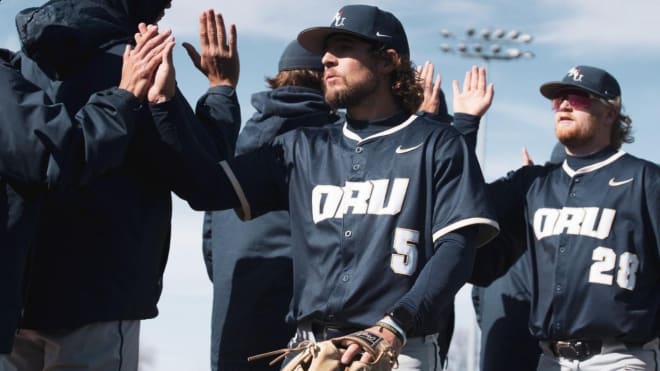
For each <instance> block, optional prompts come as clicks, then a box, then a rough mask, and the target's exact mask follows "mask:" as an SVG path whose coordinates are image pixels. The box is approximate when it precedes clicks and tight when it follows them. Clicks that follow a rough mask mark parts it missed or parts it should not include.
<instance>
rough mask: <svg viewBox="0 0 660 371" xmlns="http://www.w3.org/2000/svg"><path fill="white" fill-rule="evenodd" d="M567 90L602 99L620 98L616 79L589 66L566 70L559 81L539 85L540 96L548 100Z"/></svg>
mask: <svg viewBox="0 0 660 371" xmlns="http://www.w3.org/2000/svg"><path fill="white" fill-rule="evenodd" d="M567 89H579V90H584V91H587V92H589V93H591V94H593V95H595V96H597V97H600V98H604V99H617V98H620V97H621V88H620V87H619V83H618V82H617V81H616V79H615V78H614V77H613V76H612V75H610V74H609V73H608V72H607V71H605V70H601V69H600V68H596V67H590V66H577V67H573V68H571V69H570V70H568V73H567V74H566V76H564V78H563V79H562V80H561V81H552V82H547V83H545V84H543V85H541V94H543V96H544V97H546V98H548V99H552V98H555V97H556V96H557V93H558V92H560V91H562V90H567Z"/></svg>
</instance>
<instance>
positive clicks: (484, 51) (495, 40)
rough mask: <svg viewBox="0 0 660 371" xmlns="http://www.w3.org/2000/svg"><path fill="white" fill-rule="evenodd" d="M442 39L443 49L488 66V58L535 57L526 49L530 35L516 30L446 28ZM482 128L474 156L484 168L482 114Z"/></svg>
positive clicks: (441, 47) (484, 136)
mask: <svg viewBox="0 0 660 371" xmlns="http://www.w3.org/2000/svg"><path fill="white" fill-rule="evenodd" d="M440 35H441V36H442V38H443V39H444V41H445V42H443V43H442V44H440V50H441V51H442V52H443V53H447V54H455V55H458V56H461V57H464V58H477V59H481V60H483V61H484V63H485V64H486V67H489V62H490V61H494V60H495V61H511V60H516V59H530V58H534V53H532V52H531V51H530V50H528V45H529V44H531V43H532V41H533V39H534V38H533V37H532V36H531V35H530V34H526V33H522V32H520V31H517V30H503V29H501V28H496V29H491V28H482V29H481V30H479V31H477V29H475V28H468V29H467V30H465V33H464V35H462V36H461V35H456V34H454V33H452V32H451V31H449V30H442V31H440ZM482 121H483V122H482V124H481V130H479V133H478V134H477V157H478V158H479V162H480V163H481V168H482V170H483V171H484V172H485V170H486V129H487V128H486V117H484V118H483V120H482Z"/></svg>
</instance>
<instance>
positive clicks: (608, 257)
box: [589, 247, 639, 290]
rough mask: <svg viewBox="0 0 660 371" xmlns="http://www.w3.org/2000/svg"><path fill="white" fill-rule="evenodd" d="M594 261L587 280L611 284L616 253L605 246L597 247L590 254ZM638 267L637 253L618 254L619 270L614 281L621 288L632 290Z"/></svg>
mask: <svg viewBox="0 0 660 371" xmlns="http://www.w3.org/2000/svg"><path fill="white" fill-rule="evenodd" d="M591 258H592V259H593V261H594V263H593V264H591V269H590V270H589V282H593V283H600V284H603V285H608V286H612V281H613V280H614V276H613V274H612V273H613V272H612V271H613V270H614V268H615V267H616V253H615V252H614V250H612V249H610V248H607V247H597V248H595V249H594V252H593V254H592V255H591ZM638 268H639V258H637V255H635V254H632V253H629V252H627V251H626V252H624V253H622V254H621V255H620V256H619V270H618V271H617V274H616V283H617V284H618V285H619V286H620V287H621V288H623V289H626V290H633V289H634V288H635V280H636V278H637V269H638Z"/></svg>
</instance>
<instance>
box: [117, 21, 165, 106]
mask: <svg viewBox="0 0 660 371" xmlns="http://www.w3.org/2000/svg"><path fill="white" fill-rule="evenodd" d="M142 29H143V30H144V32H143V33H139V34H136V38H135V41H136V45H135V47H132V46H130V45H126V49H125V50H124V55H123V65H122V70H121V81H120V82H119V88H120V89H124V90H127V91H129V92H131V93H132V94H133V95H135V96H136V97H137V98H138V99H139V100H141V101H144V100H146V99H147V92H148V90H149V88H150V87H151V84H152V80H153V78H154V74H155V72H156V69H157V68H158V66H159V65H160V63H161V61H162V60H163V57H162V54H161V53H162V52H163V51H164V50H165V49H166V48H167V45H168V43H169V42H173V41H172V37H171V34H172V32H171V31H170V30H167V31H164V32H161V33H158V27H156V26H154V25H149V26H146V25H144V24H143V25H142ZM138 35H139V36H138Z"/></svg>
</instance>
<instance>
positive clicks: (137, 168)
mask: <svg viewBox="0 0 660 371" xmlns="http://www.w3.org/2000/svg"><path fill="white" fill-rule="evenodd" d="M167 3H168V2H167V1H166V0H152V1H149V0H123V1H119V0H96V1H91V0H53V1H50V2H48V3H46V4H45V5H43V6H41V7H39V8H31V9H26V10H24V11H22V12H20V13H19V14H18V15H17V17H16V23H17V29H18V33H19V37H20V40H21V42H22V50H23V51H24V54H23V55H22V61H21V62H22V63H21V71H22V73H23V74H24V75H25V76H26V77H27V78H28V79H30V80H31V81H32V82H33V83H35V84H36V85H38V86H39V87H40V88H42V89H44V90H45V91H46V92H47V93H48V95H49V96H50V97H51V98H52V99H53V100H54V101H56V102H61V103H63V104H64V105H65V106H66V107H67V109H68V110H69V111H70V112H75V111H77V110H78V109H79V108H80V107H81V105H82V104H83V103H84V101H85V99H86V97H88V96H89V95H90V94H91V93H92V92H94V91H97V90H102V89H106V88H108V87H111V86H115V85H117V83H118V82H119V77H120V76H121V63H122V54H123V51H124V45H125V44H126V43H127V42H129V41H131V40H132V38H133V35H134V33H135V32H136V30H137V24H138V22H140V21H144V22H155V21H156V20H157V19H158V17H159V15H160V14H162V12H163V10H164V9H165V7H166V5H167ZM225 90H226V89H225ZM225 90H223V89H219V88H215V89H213V90H210V91H209V93H208V94H206V95H205V96H204V97H203V102H204V106H205V107H206V106H207V104H208V105H211V106H213V105H214V100H216V99H220V100H222V99H225V98H226V97H225V95H226V91H225ZM230 90H231V89H230ZM232 92H233V90H232ZM232 97H233V95H232ZM233 99H235V97H234V98H233ZM173 101H175V102H176V103H177V104H178V105H181V106H185V107H186V108H187V109H190V107H189V106H188V105H187V103H186V102H185V99H184V98H183V97H182V96H181V95H180V94H179V93H177V95H176V96H175V97H174V98H173ZM150 108H152V107H150ZM206 112H207V113H209V114H213V113H214V112H215V111H214V110H212V109H208V110H206ZM235 113H236V112H235V111H234V112H232V113H230V114H235ZM193 117H194V116H193ZM231 122H238V123H240V117H239V119H238V121H231ZM178 124H179V127H178V130H182V131H189V132H190V133H191V136H193V137H194V138H196V140H197V141H198V143H197V144H198V145H200V146H202V147H204V148H207V150H208V152H209V153H212V154H213V155H215V156H218V155H219V153H220V152H230V151H233V146H231V143H232V142H233V140H235V137H236V135H237V131H238V125H236V126H231V125H228V126H223V127H219V126H217V124H218V122H216V121H213V119H212V118H211V117H205V118H204V120H203V122H202V123H199V122H189V121H188V122H180V123H178ZM232 136H233V137H232ZM220 144H222V145H226V146H227V147H226V148H219V145H220ZM116 160H118V162H119V165H118V166H117V167H116V168H114V169H113V170H111V171H108V172H107V173H104V174H97V176H96V177H94V178H90V180H89V181H88V182H87V183H86V184H85V185H84V187H83V188H81V189H79V190H76V191H66V190H63V191H62V190H49V191H48V192H47V193H46V194H45V196H44V200H43V207H42V209H41V221H42V222H41V223H40V224H39V228H38V231H37V233H36V236H35V241H34V249H33V252H32V254H31V257H30V262H29V266H28V269H29V273H28V274H27V278H26V281H27V282H26V292H25V306H24V311H23V318H22V324H21V327H23V328H32V329H39V330H45V329H62V328H75V327H79V326H82V325H85V324H89V323H92V322H98V321H113V320H139V319H145V318H152V317H155V316H156V315H157V313H158V311H157V306H156V304H157V302H158V299H159V297H160V293H161V290H162V276H163V270H164V268H165V264H166V261H167V255H168V250H169V242H170V219H171V214H172V206H171V196H170V192H171V191H174V192H175V193H177V194H178V195H179V196H180V197H182V198H184V199H186V198H187V197H189V196H190V195H192V194H194V193H195V190H194V188H193V187H191V185H190V184H188V183H187V182H186V178H185V177H184V176H182V174H184V173H185V172H186V171H188V169H185V168H184V165H183V164H182V162H181V161H180V160H179V159H177V158H176V156H174V154H173V153H172V152H171V150H170V148H169V147H168V146H167V145H166V144H164V143H163V142H162V141H161V139H160V137H159V130H158V128H157V127H156V124H155V122H154V120H153V119H152V117H151V116H150V115H145V116H143V117H141V118H140V120H139V124H138V125H137V126H136V128H135V132H134V134H133V138H132V140H131V142H130V144H129V145H128V148H127V150H126V151H125V152H121V151H118V152H116V153H114V152H113V153H111V154H110V155H108V156H107V157H106V158H100V159H98V161H101V162H104V161H116Z"/></svg>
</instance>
